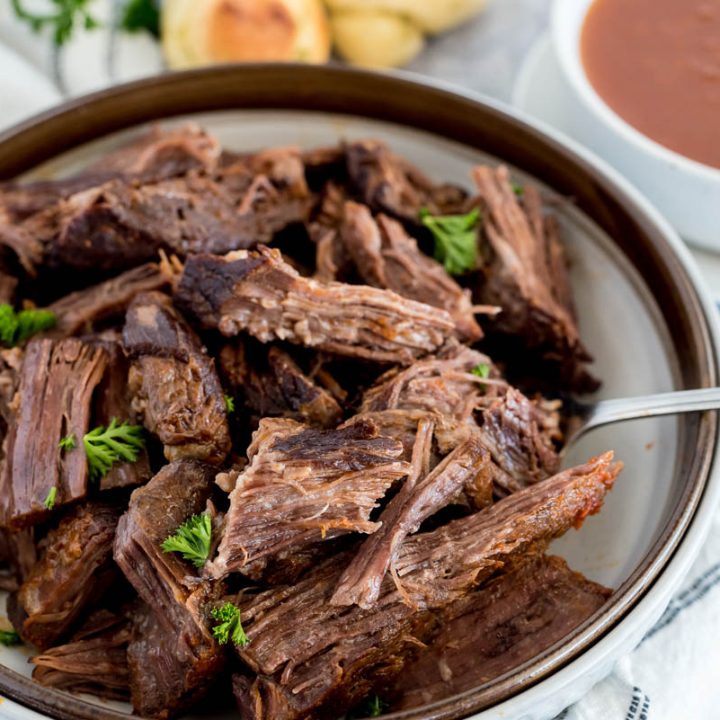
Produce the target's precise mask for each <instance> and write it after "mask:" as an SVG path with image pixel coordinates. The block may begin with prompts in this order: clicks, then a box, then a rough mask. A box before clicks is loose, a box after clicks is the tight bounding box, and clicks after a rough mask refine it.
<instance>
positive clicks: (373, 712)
mask: <svg viewBox="0 0 720 720" xmlns="http://www.w3.org/2000/svg"><path fill="white" fill-rule="evenodd" d="M385 707H386V704H385V703H384V702H383V701H382V700H381V699H380V696H379V695H373V696H372V697H371V698H368V699H367V700H365V702H363V703H362V704H361V705H358V706H357V707H356V708H355V709H354V710H353V711H352V712H349V713H348V714H347V715H346V720H355V718H368V717H380V716H381V715H382V714H383V710H384V709H385Z"/></svg>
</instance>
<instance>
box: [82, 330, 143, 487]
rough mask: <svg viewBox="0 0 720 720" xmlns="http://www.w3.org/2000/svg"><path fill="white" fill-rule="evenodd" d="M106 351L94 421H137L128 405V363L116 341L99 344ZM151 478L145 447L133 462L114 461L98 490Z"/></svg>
mask: <svg viewBox="0 0 720 720" xmlns="http://www.w3.org/2000/svg"><path fill="white" fill-rule="evenodd" d="M102 346H103V347H104V348H105V351H106V352H107V354H108V358H109V360H108V365H107V368H106V370H105V374H104V376H103V379H102V381H101V382H100V384H99V385H98V388H97V390H96V392H95V406H94V412H93V418H94V424H95V425H102V426H104V427H107V426H108V425H109V424H110V422H112V419H113V418H117V419H120V420H127V421H128V422H130V423H131V424H133V425H134V424H137V417H136V416H135V412H134V411H133V409H132V406H131V400H132V396H131V394H130V389H129V388H128V376H129V372H130V362H129V361H128V359H127V358H126V357H125V353H124V352H123V350H122V346H121V345H120V343H119V342H109V341H105V342H103V343H102ZM151 477H152V471H151V470H150V461H149V459H148V454H147V451H146V450H145V449H142V450H140V451H139V453H138V456H137V460H136V461H135V462H117V463H114V464H113V466H112V467H111V468H110V470H108V472H107V473H106V474H105V475H103V476H102V477H101V478H100V481H99V489H100V490H112V489H113V488H119V487H130V486H133V485H142V484H143V483H145V482H147V481H148V480H149V479H150V478H151Z"/></svg>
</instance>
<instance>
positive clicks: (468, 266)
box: [420, 208, 480, 275]
mask: <svg viewBox="0 0 720 720" xmlns="http://www.w3.org/2000/svg"><path fill="white" fill-rule="evenodd" d="M420 221H421V222H422V224H423V225H424V226H425V227H426V228H428V230H430V232H431V233H432V234H433V237H434V239H435V251H434V253H433V254H434V257H435V259H436V260H437V261H438V262H440V263H442V264H443V265H444V267H445V269H446V270H447V271H448V272H449V273H450V274H451V275H463V274H464V273H466V272H469V271H471V270H474V269H475V267H476V264H477V232H476V228H477V225H478V222H479V221H480V211H479V210H478V209H477V208H475V209H474V210H471V211H470V212H469V213H467V214H465V215H442V216H435V215H431V214H430V212H429V211H428V210H427V209H425V208H423V209H422V210H421V211H420Z"/></svg>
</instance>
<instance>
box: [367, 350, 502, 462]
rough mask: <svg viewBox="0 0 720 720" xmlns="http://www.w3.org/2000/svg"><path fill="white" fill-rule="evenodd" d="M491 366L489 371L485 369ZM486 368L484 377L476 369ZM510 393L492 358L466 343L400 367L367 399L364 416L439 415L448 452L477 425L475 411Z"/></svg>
mask: <svg viewBox="0 0 720 720" xmlns="http://www.w3.org/2000/svg"><path fill="white" fill-rule="evenodd" d="M485 366H486V368H485ZM478 367H481V368H485V369H486V370H487V374H488V377H487V378H484V377H481V376H480V375H476V374H474V373H473V372H472V371H473V369H476V368H478ZM506 391H507V383H506V382H505V381H504V380H503V379H502V378H501V377H500V375H499V373H498V371H497V370H496V369H495V368H494V366H493V364H492V361H491V360H490V358H488V357H487V355H483V354H482V353H480V352H478V351H477V350H472V349H470V348H468V347H465V346H463V345H454V346H451V347H448V348H447V349H446V350H445V351H443V352H441V353H438V354H437V355H436V356H431V357H427V358H424V359H422V360H419V361H417V362H415V363H414V364H413V365H411V366H410V367H408V368H405V369H401V368H395V369H393V370H389V371H388V372H387V373H385V374H384V375H382V376H381V377H380V378H379V379H378V381H377V383H375V384H374V385H373V386H372V387H370V388H369V389H368V390H367V392H365V394H364V395H363V399H362V404H361V406H360V412H361V413H364V412H373V411H381V410H395V409H399V410H422V411H424V412H428V413H432V414H434V415H436V416H438V423H437V424H438V427H437V428H436V433H437V436H438V443H439V445H440V448H441V451H442V452H444V453H446V452H449V450H451V449H452V448H453V447H455V446H456V445H457V444H458V443H459V442H461V441H462V439H463V437H464V434H465V432H466V430H467V427H466V426H469V427H470V428H474V427H475V422H474V420H473V411H474V410H475V409H476V408H478V407H484V406H485V405H487V404H489V403H491V402H492V399H493V398H495V397H498V396H502V395H504V394H505V392H506Z"/></svg>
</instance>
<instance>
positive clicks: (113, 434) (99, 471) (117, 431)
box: [83, 418, 145, 482]
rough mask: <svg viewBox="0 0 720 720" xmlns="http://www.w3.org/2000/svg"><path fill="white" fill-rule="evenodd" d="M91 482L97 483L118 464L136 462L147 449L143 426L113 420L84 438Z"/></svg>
mask: <svg viewBox="0 0 720 720" xmlns="http://www.w3.org/2000/svg"><path fill="white" fill-rule="evenodd" d="M83 447H84V448H85V455H87V463H88V471H89V473H90V480H91V481H93V482H95V481H97V480H99V479H100V478H101V477H103V475H107V473H108V472H109V470H110V468H111V467H112V466H113V465H114V464H115V463H116V462H135V461H136V460H137V459H138V455H139V454H140V451H141V450H142V449H143V448H144V447H145V437H144V433H143V428H142V425H130V423H128V422H127V421H126V422H124V423H122V425H120V424H119V423H118V421H117V418H113V419H112V420H111V421H110V424H109V425H108V426H107V427H103V426H102V425H101V426H100V427H96V428H95V429H94V430H91V431H90V432H89V433H86V434H85V436H84V437H83Z"/></svg>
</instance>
